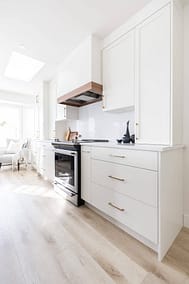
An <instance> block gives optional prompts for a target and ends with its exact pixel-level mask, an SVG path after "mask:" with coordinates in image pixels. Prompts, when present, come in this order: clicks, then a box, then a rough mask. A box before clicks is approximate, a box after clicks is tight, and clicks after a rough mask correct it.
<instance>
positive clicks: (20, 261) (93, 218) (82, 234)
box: [0, 169, 189, 284]
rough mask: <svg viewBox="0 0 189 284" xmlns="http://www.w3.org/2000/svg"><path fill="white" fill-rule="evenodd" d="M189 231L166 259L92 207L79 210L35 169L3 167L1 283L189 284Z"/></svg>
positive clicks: (0, 190) (0, 192)
mask: <svg viewBox="0 0 189 284" xmlns="http://www.w3.org/2000/svg"><path fill="white" fill-rule="evenodd" d="M188 247H189V230H187V229H183V230H182V232H181V233H180V235H179V236H178V238H177V240H176V241H175V243H174V244H173V246H172V248H171V250H170V251H169V252H168V254H167V256H166V258H165V259H164V261H163V262H162V263H159V262H158V261H157V256H156V254H155V253H154V252H153V251H152V250H151V249H149V248H147V247H146V246H144V245H142V244H141V243H140V242H138V241H136V240H135V239H133V238H132V237H131V236H129V235H128V234H126V233H125V232H123V231H122V230H120V229H118V228H117V227H115V226H114V225H113V224H111V223H110V222H108V221H107V220H105V219H104V218H102V217H101V216H99V215H97V214H96V213H94V212H92V211H91V210H90V209H88V208H87V207H86V206H83V207H80V208H76V207H74V206H73V205H71V204H70V203H68V202H67V201H65V200H63V199H62V197H60V196H59V195H57V194H56V193H55V192H54V191H53V188H52V186H51V185H50V184H49V183H48V182H45V181H43V180H42V179H41V178H39V177H38V176H37V174H36V173H35V172H33V171H24V170H21V171H20V172H12V171H10V170H8V169H6V170H1V171H0V283H2V284H12V283H14V284H25V283H26V284H59V283H61V284H62V283H63V284H69V283H71V284H83V283H84V284H85V283H87V284H103V283H104V284H113V283H116V284H127V283H129V284H132V283H136V284H149V283H150V284H156V283H157V284H163V283H171V284H180V283H181V284H189V249H188Z"/></svg>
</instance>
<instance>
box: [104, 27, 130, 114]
mask: <svg viewBox="0 0 189 284" xmlns="http://www.w3.org/2000/svg"><path fill="white" fill-rule="evenodd" d="M134 55H135V45H134V31H131V32H128V33H127V34H126V35H124V36H123V37H121V38H120V39H118V40H116V41H115V42H113V43H112V44H110V45H109V46H108V47H106V48H104V49H103V52H102V58H103V95H104V110H107V111H108V110H110V111H116V110H120V109H126V108H130V107H133V106H134V74H135V73H134V72H135V61H134Z"/></svg>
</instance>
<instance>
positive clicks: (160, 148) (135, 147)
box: [81, 142, 184, 152]
mask: <svg viewBox="0 0 189 284" xmlns="http://www.w3.org/2000/svg"><path fill="white" fill-rule="evenodd" d="M81 145H82V146H91V147H106V148H117V149H127V150H128V149H129V150H143V151H154V152H163V151H171V150H176V149H182V148H184V145H175V146H163V145H150V144H118V143H116V142H115V143H114V142H106V143H99V142H98V143H81Z"/></svg>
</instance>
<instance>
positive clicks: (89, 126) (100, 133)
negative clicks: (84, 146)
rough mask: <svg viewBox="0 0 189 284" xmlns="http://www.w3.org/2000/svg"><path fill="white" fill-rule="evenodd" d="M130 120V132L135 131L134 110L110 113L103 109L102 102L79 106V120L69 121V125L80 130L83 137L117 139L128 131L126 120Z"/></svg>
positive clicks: (73, 129) (72, 128)
mask: <svg viewBox="0 0 189 284" xmlns="http://www.w3.org/2000/svg"><path fill="white" fill-rule="evenodd" d="M127 120H130V132H131V134H133V133H134V130H133V129H134V111H130V112H123V113H110V112H104V111H103V110H102V103H95V104H91V105H88V106H84V107H81V108H79V120H78V121H71V120H70V121H68V122H67V127H70V128H71V130H72V131H75V130H77V131H79V134H81V135H82V138H99V139H103V138H105V139H109V140H115V139H118V138H122V136H123V134H124V133H125V131H126V122H127Z"/></svg>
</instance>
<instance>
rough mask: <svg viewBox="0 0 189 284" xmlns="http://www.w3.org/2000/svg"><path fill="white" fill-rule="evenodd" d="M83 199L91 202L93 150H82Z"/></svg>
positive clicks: (84, 148) (87, 148)
mask: <svg viewBox="0 0 189 284" xmlns="http://www.w3.org/2000/svg"><path fill="white" fill-rule="evenodd" d="M81 198H82V199H83V200H85V201H87V202H91V148H90V147H88V146H82V149H81Z"/></svg>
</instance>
